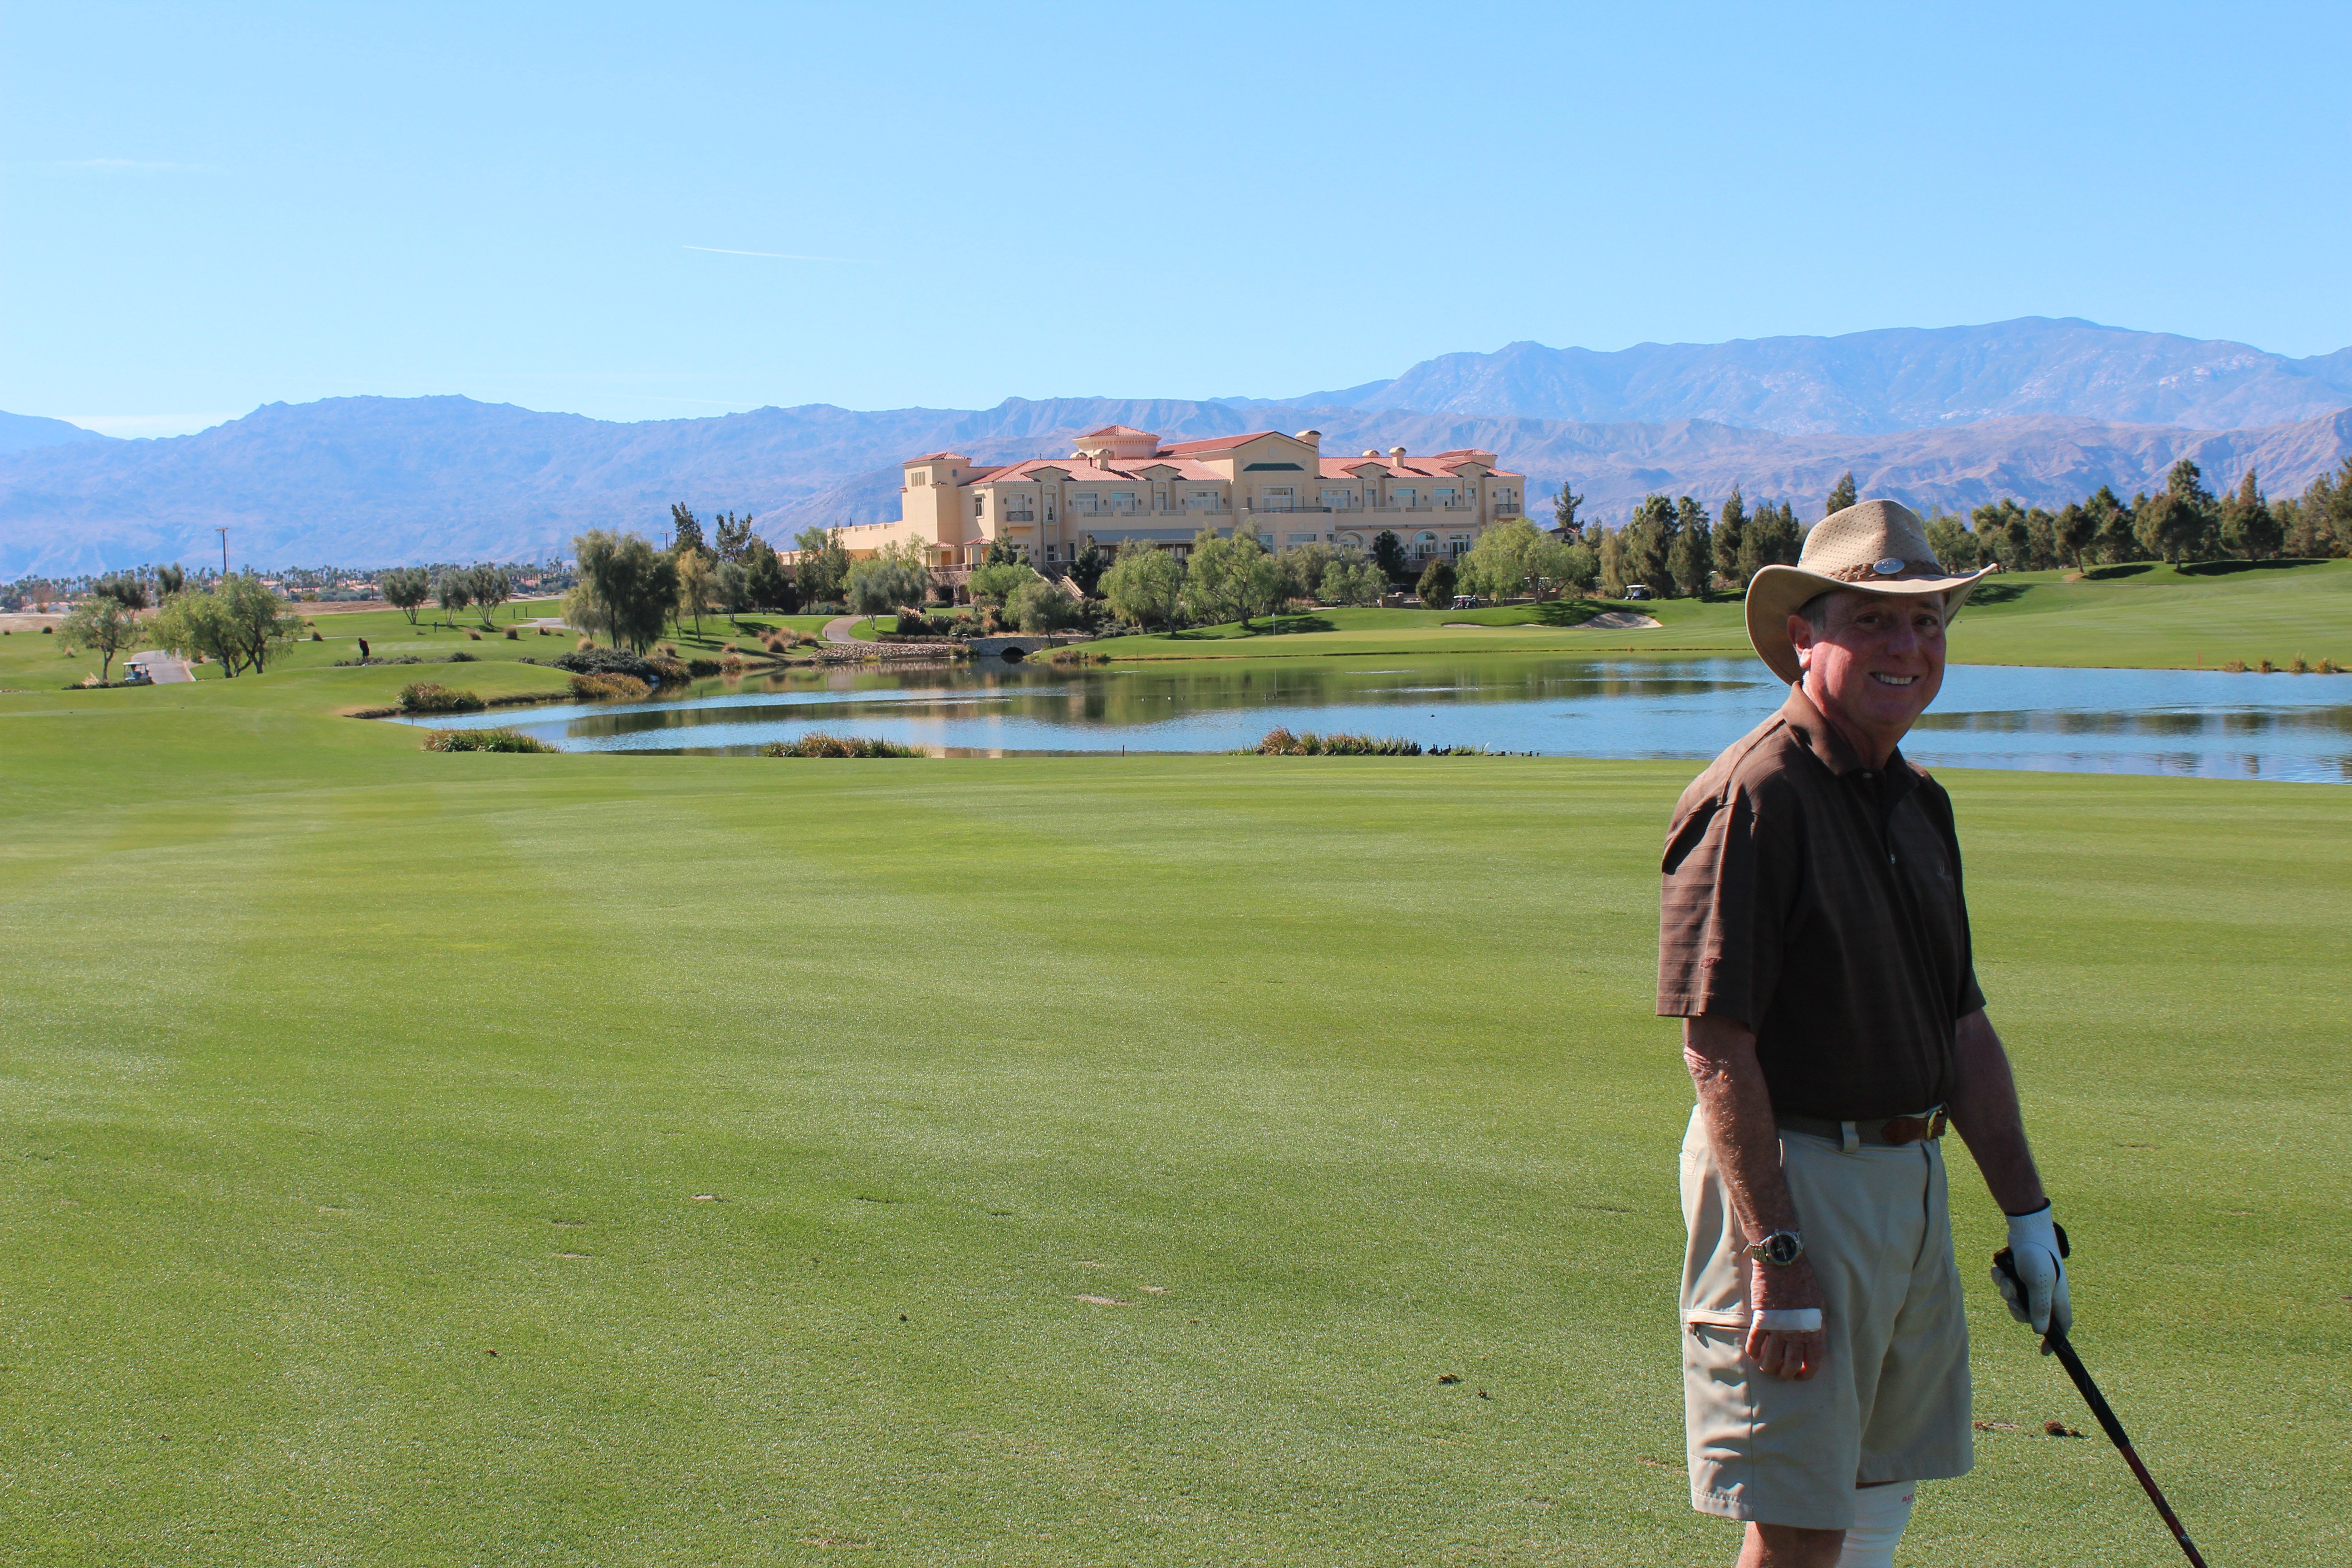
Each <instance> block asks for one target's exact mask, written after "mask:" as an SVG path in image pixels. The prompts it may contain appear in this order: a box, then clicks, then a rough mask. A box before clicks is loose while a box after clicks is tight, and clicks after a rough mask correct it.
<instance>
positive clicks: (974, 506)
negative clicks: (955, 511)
mask: <svg viewBox="0 0 2352 1568" xmlns="http://www.w3.org/2000/svg"><path fill="white" fill-rule="evenodd" d="M971 515H972V516H974V517H985V516H987V515H988V512H987V509H986V508H985V507H983V506H982V504H981V498H980V497H978V496H974V497H972V498H971Z"/></svg>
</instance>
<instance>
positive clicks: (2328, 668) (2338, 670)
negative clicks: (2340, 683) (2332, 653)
mask: <svg viewBox="0 0 2352 1568" xmlns="http://www.w3.org/2000/svg"><path fill="white" fill-rule="evenodd" d="M2318 668H2319V673H2320V674H2322V675H2341V674H2343V673H2344V667H2343V666H2342V665H2340V664H2338V663H2336V661H2335V660H2334V659H2332V658H2323V659H2321V660H2320V661H2319V667H2318Z"/></svg>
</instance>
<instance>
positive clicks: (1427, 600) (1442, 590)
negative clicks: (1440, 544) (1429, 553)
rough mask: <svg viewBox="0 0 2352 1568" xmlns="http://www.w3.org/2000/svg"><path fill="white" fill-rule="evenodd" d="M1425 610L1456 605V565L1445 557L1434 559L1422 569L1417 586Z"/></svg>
mask: <svg viewBox="0 0 2352 1568" xmlns="http://www.w3.org/2000/svg"><path fill="white" fill-rule="evenodd" d="M1414 591H1415V592H1417V593H1418V594H1420V595H1421V604H1422V607H1423V609H1429V610H1439V609H1444V608H1446V607H1448V606H1450V605H1452V604H1453V603H1454V565H1453V563H1451V562H1449V561H1447V560H1446V559H1445V557H1444V556H1443V555H1440V556H1437V557H1435V558H1434V559H1433V560H1432V561H1431V562H1430V563H1429V564H1428V565H1426V566H1424V567H1423V568H1422V569H1421V581H1420V583H1419V584H1416V585H1415V589H1414Z"/></svg>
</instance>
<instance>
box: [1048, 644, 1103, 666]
mask: <svg viewBox="0 0 2352 1568" xmlns="http://www.w3.org/2000/svg"><path fill="white" fill-rule="evenodd" d="M1045 662H1046V663H1047V664H1108V663H1109V662H1110V655H1108V654H1107V653H1088V652H1087V650H1086V649H1084V648H1082V647H1057V648H1055V650H1054V651H1053V652H1052V653H1050V654H1048V655H1047V656H1046V658H1045Z"/></svg>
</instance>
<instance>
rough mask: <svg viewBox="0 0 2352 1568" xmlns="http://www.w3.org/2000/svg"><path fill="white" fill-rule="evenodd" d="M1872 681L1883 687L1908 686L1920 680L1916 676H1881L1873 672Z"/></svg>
mask: <svg viewBox="0 0 2352 1568" xmlns="http://www.w3.org/2000/svg"><path fill="white" fill-rule="evenodd" d="M1870 679H1873V680H1875V681H1876V682H1878V684H1879V685H1881V686H1908V685H1910V684H1911V683H1912V682H1913V681H1915V680H1916V679H1919V678H1918V677H1917V676H1916V675H1881V674H1879V673H1878V672H1877V671H1876V670H1873V671H1872V672H1871V675H1870Z"/></svg>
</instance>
